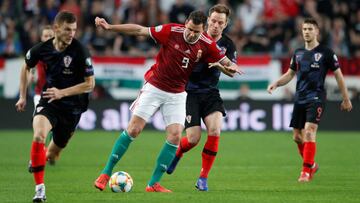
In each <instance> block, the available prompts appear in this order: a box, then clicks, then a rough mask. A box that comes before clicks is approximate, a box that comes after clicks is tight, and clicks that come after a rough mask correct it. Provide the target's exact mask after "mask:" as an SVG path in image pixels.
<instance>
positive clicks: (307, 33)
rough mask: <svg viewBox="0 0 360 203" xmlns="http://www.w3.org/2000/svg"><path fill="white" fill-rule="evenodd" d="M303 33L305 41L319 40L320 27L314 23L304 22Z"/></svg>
mask: <svg viewBox="0 0 360 203" xmlns="http://www.w3.org/2000/svg"><path fill="white" fill-rule="evenodd" d="M302 34H303V38H304V40H305V42H307V43H309V42H312V41H314V40H317V36H318V34H319V29H318V28H317V27H316V26H315V25H313V24H309V23H304V24H303V25H302Z"/></svg>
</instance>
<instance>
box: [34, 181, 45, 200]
mask: <svg viewBox="0 0 360 203" xmlns="http://www.w3.org/2000/svg"><path fill="white" fill-rule="evenodd" d="M33 202H46V196H45V185H44V183H42V184H39V185H36V186H35V196H34V198H33Z"/></svg>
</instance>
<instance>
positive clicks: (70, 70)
mask: <svg viewBox="0 0 360 203" xmlns="http://www.w3.org/2000/svg"><path fill="white" fill-rule="evenodd" d="M76 29H77V23H76V17H75V15H74V14H72V13H70V12H66V11H64V12H60V13H58V14H57V15H56V17H55V22H54V32H55V38H52V39H50V40H47V41H45V42H40V43H39V44H37V45H35V46H34V47H32V48H31V49H30V50H29V51H28V52H27V54H26V57H25V64H24V65H23V67H22V69H21V73H20V98H19V100H18V102H17V103H16V105H15V106H16V109H17V111H19V112H22V111H25V106H26V90H27V84H28V81H27V80H28V77H27V76H28V71H30V69H31V68H33V67H35V66H36V64H38V62H39V61H42V62H43V63H44V64H46V67H47V68H46V79H47V80H46V83H45V86H44V90H45V91H43V92H42V95H41V99H40V101H39V104H38V105H37V106H36V109H35V112H34V117H33V129H34V136H33V141H32V146H31V152H30V159H31V167H32V171H33V176H34V180H35V183H36V186H35V196H34V198H33V202H44V201H46V195H45V184H44V169H45V164H46V160H47V159H51V160H54V159H56V158H58V157H59V154H60V152H61V151H62V149H63V148H65V146H66V144H67V143H68V141H69V140H70V138H71V137H72V135H73V134H74V131H75V128H76V126H77V124H78V122H79V120H80V116H81V113H82V112H84V111H86V110H87V107H88V102H89V92H91V91H92V89H93V88H94V85H95V79H94V76H93V74H94V71H93V67H92V64H91V58H90V55H89V53H88V51H87V50H86V49H85V47H84V46H82V45H81V44H80V42H79V41H77V40H76V39H74V36H75V32H76ZM50 131H52V133H53V140H52V141H51V142H50V144H49V147H48V149H47V150H46V148H45V140H46V136H47V135H48V134H49V132H50Z"/></svg>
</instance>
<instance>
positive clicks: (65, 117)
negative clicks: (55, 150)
mask: <svg viewBox="0 0 360 203" xmlns="http://www.w3.org/2000/svg"><path fill="white" fill-rule="evenodd" d="M36 115H43V116H45V117H46V118H47V119H48V120H49V121H50V123H51V126H52V129H51V131H52V133H53V141H54V143H55V144H56V145H57V146H58V147H61V148H64V147H65V146H66V145H67V143H68V142H69V140H70V138H71V137H72V135H73V134H74V131H75V129H76V126H77V124H78V123H79V121H80V117H81V114H69V113H65V112H63V111H60V110H58V109H55V108H53V107H51V106H50V105H47V103H46V102H42V103H41V102H40V103H39V104H38V105H37V106H36V109H35V112H34V117H35V116H36Z"/></svg>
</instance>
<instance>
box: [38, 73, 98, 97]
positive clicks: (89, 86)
mask: <svg viewBox="0 0 360 203" xmlns="http://www.w3.org/2000/svg"><path fill="white" fill-rule="evenodd" d="M84 80H85V81H84V82H82V83H80V84H77V85H74V86H72V87H68V88H65V89H57V88H55V87H52V88H47V89H46V91H44V92H43V97H44V98H47V99H49V103H50V102H52V101H54V100H58V99H61V98H63V97H68V96H72V95H78V94H82V93H88V92H91V91H92V90H93V89H94V87H95V77H94V76H89V77H85V79H84Z"/></svg>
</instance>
